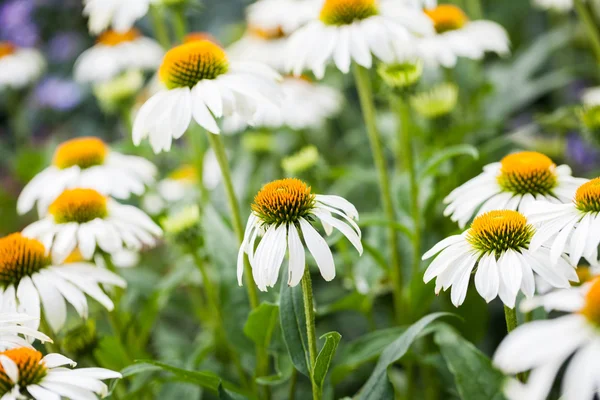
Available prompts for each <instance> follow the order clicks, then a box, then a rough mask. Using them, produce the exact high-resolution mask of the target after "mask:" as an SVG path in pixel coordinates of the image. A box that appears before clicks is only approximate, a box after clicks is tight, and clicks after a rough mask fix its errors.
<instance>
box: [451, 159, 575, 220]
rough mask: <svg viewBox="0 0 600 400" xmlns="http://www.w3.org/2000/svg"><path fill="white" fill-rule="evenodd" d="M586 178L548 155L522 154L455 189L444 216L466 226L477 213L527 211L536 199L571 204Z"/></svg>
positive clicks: (496, 164)
mask: <svg viewBox="0 0 600 400" xmlns="http://www.w3.org/2000/svg"><path fill="white" fill-rule="evenodd" d="M585 181H586V180H585V179H580V178H574V177H572V176H571V168H570V167H569V166H568V165H561V166H558V167H557V166H556V164H554V162H553V161H552V160H551V159H550V158H548V157H547V156H545V155H543V154H541V153H537V152H533V151H523V152H519V153H513V154H510V155H508V156H506V157H504V158H503V159H502V161H500V162H496V163H492V164H488V165H486V166H485V167H483V173H481V174H480V175H478V176H476V177H475V178H473V179H471V180H470V181H468V182H467V183H465V184H463V185H462V186H459V187H458V188H456V189H454V190H453V191H452V193H450V194H449V195H448V196H447V197H446V198H445V199H444V203H448V207H446V209H445V210H444V215H446V216H447V215H450V216H451V218H452V221H456V222H458V224H459V226H460V227H461V228H462V227H464V226H465V225H466V224H467V222H469V221H470V220H471V218H473V216H474V215H476V214H482V213H484V212H486V211H490V210H500V209H509V210H518V211H521V212H526V211H527V208H528V207H529V206H531V204H532V203H533V202H534V201H535V200H547V201H550V202H553V203H560V202H567V201H571V199H572V198H573V195H574V194H575V191H576V190H577V188H578V187H579V185H581V184H582V183H584V182H585Z"/></svg>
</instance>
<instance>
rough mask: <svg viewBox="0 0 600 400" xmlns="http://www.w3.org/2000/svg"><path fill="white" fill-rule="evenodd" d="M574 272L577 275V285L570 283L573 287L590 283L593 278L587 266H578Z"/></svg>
mask: <svg viewBox="0 0 600 400" xmlns="http://www.w3.org/2000/svg"><path fill="white" fill-rule="evenodd" d="M575 272H576V273H577V277H578V278H579V282H578V283H572V284H573V286H580V285H583V284H584V283H586V282H589V281H591V280H592V279H594V277H595V275H594V274H593V273H592V271H591V268H590V267H588V266H587V265H583V266H582V265H580V266H578V267H577V269H576V270H575Z"/></svg>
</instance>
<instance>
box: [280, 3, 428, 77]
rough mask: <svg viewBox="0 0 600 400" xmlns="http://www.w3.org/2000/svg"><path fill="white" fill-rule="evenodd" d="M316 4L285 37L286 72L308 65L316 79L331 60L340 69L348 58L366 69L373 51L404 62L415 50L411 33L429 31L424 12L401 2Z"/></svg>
mask: <svg viewBox="0 0 600 400" xmlns="http://www.w3.org/2000/svg"><path fill="white" fill-rule="evenodd" d="M315 5H316V7H315V14H314V17H313V19H312V21H310V22H309V23H307V24H306V25H305V26H304V27H302V28H300V29H298V30H297V31H296V32H294V33H293V34H292V36H291V37H290V39H289V45H288V51H287V58H288V63H287V70H290V71H293V72H294V75H300V74H301V73H302V71H303V70H304V69H310V70H312V71H313V72H314V74H315V75H316V76H317V78H319V79H321V78H322V77H323V75H324V74H325V68H326V66H327V64H328V63H329V61H330V60H333V62H334V64H335V65H336V67H337V68H338V69H339V70H340V71H342V72H343V73H348V72H349V71H350V65H351V63H352V61H354V62H356V63H357V64H358V65H361V66H363V67H365V68H371V66H372V63H373V55H375V57H377V58H379V59H380V60H382V61H383V62H385V63H392V62H394V61H396V60H398V59H401V60H403V59H405V58H406V57H407V56H409V55H411V54H413V53H414V42H415V38H414V36H413V35H412V33H416V34H423V35H432V34H433V24H432V22H431V20H430V19H429V18H428V17H427V16H426V15H425V13H423V11H422V10H421V9H420V8H418V7H411V6H409V5H407V4H405V3H403V2H402V1H396V0H381V1H377V0H320V1H315ZM319 5H320V11H319ZM315 43H318V46H317V45H315Z"/></svg>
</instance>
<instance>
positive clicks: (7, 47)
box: [0, 41, 17, 58]
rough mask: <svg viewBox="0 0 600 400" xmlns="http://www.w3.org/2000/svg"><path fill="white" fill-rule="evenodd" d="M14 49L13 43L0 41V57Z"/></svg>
mask: <svg viewBox="0 0 600 400" xmlns="http://www.w3.org/2000/svg"><path fill="white" fill-rule="evenodd" d="M16 49H17V48H16V47H15V45H14V44H12V43H11V42H3V41H0V58H2V57H6V56H9V55H11V54H13V53H14V52H15V50H16Z"/></svg>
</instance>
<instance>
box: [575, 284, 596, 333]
mask: <svg viewBox="0 0 600 400" xmlns="http://www.w3.org/2000/svg"><path fill="white" fill-rule="evenodd" d="M580 312H581V314H583V315H584V316H585V317H586V318H587V319H588V321H590V322H591V323H593V324H594V325H596V326H598V327H600V278H596V279H594V281H593V283H592V284H591V287H590V290H589V291H588V292H587V294H586V295H585V304H584V306H583V308H582V309H581V311H580Z"/></svg>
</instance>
